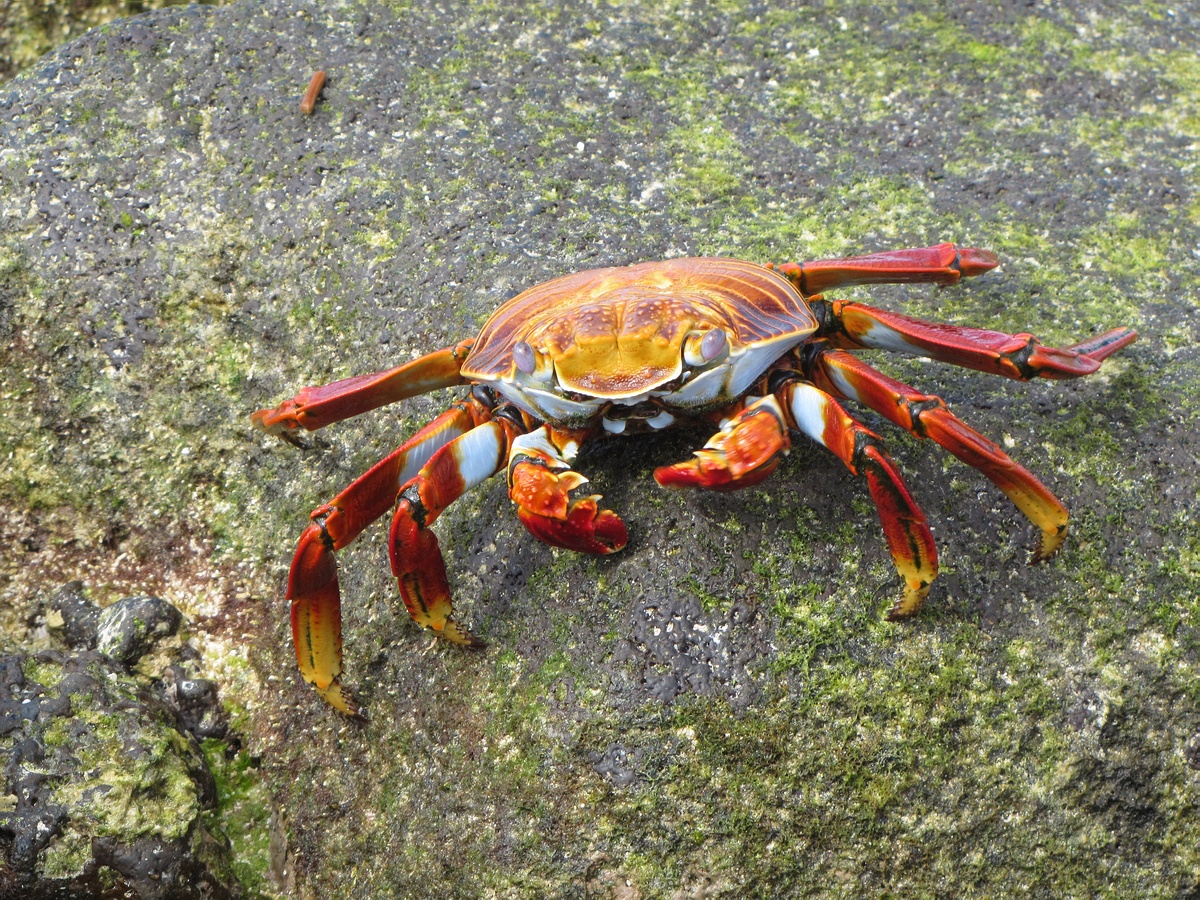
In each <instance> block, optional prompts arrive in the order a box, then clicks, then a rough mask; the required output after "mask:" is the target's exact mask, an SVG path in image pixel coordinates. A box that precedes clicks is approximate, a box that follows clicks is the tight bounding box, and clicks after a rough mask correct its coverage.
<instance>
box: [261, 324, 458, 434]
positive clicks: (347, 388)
mask: <svg viewBox="0 0 1200 900" xmlns="http://www.w3.org/2000/svg"><path fill="white" fill-rule="evenodd" d="M471 344H472V342H471V341H462V342H461V343H458V344H455V345H454V346H453V347H446V348H444V349H442V350H438V351H436V352H434V353H430V354H427V355H426V356H422V357H420V358H419V359H414V360H412V361H411V362H407V363H405V364H404V365H402V366H397V367H396V368H395V369H389V370H388V371H386V372H375V373H374V374H371V375H356V376H354V377H353V378H343V379H342V380H341V381H335V382H333V383H332V384H322V385H316V386H313V387H306V388H303V389H301V391H300V393H298V394H297V395H296V396H295V397H292V398H291V399H290V400H284V401H283V403H281V404H279V405H278V406H277V407H275V408H274V409H260V410H259V411H258V412H256V413H254V415H252V416H251V417H250V421H251V422H252V423H253V424H254V426H255V427H256V428H258V429H260V430H262V431H265V432H266V433H267V434H277V435H279V436H280V437H282V438H284V439H285V440H287V441H290V442H291V443H295V442H296V434H297V432H298V431H299V430H300V429H301V428H304V429H307V430H308V431H315V430H316V429H318V428H324V427H325V426H326V425H329V424H332V423H333V422H340V421H341V420H342V419H348V418H350V417H351V416H357V415H358V414H359V413H363V412H367V411H368V410H371V409H377V408H378V407H380V406H385V405H387V404H388V403H395V402H396V401H397V400H405V399H407V398H409V397H415V396H416V395H417V394H426V393H428V392H429V391H434V390H437V389H438V388H444V387H452V386H453V385H456V384H462V383H463V378H462V377H461V376H460V375H459V369H460V368H461V367H462V361H463V360H464V359H466V356H467V354H468V353H469V352H470V350H471Z"/></svg>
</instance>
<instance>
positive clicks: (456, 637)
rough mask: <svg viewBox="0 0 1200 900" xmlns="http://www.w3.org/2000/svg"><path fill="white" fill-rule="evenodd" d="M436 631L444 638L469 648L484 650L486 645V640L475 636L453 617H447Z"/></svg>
mask: <svg viewBox="0 0 1200 900" xmlns="http://www.w3.org/2000/svg"><path fill="white" fill-rule="evenodd" d="M438 633H439V634H441V636H442V637H444V638H445V639H446V640H448V641H450V642H452V643H455V644H457V645H458V646H460V647H466V648H468V649H470V650H486V649H487V646H488V645H487V641H485V640H483V639H482V638H479V637H476V636H475V634H473V633H472V632H471V630H470V629H468V628H465V627H464V626H462V625H460V624H458V622H455V621H454V620H453V619H447V620H446V624H445V625H444V626H442V629H441V631H440V632H438Z"/></svg>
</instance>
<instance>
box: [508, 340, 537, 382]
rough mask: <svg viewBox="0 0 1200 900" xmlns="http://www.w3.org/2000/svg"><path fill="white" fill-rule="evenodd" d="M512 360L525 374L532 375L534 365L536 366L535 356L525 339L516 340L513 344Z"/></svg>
mask: <svg viewBox="0 0 1200 900" xmlns="http://www.w3.org/2000/svg"><path fill="white" fill-rule="evenodd" d="M512 353H513V362H515V363H516V364H517V368H518V369H520V370H521V371H522V372H524V373H525V374H526V375H532V374H533V370H534V367H535V366H537V356H536V355H535V354H534V352H533V348H532V347H530V346H529V344H527V343H525V341H517V342H516V343H515V344H513V351H512Z"/></svg>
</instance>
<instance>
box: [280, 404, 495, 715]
mask: <svg viewBox="0 0 1200 900" xmlns="http://www.w3.org/2000/svg"><path fill="white" fill-rule="evenodd" d="M489 416H490V410H489V409H488V408H487V407H486V406H485V405H483V404H481V403H479V402H478V401H476V400H473V399H468V400H463V401H461V402H459V403H456V404H455V405H454V406H453V407H452V408H451V409H448V410H447V411H446V412H444V413H442V414H441V415H440V416H438V417H437V418H436V419H434V420H433V421H432V422H430V423H429V424H428V425H426V426H425V427H424V428H422V429H421V430H420V431H418V432H417V433H416V434H414V435H413V436H412V437H411V438H410V439H409V440H407V441H406V442H405V443H404V444H403V445H402V446H401V447H399V448H398V449H397V450H395V451H394V452H392V453H391V454H390V455H388V456H387V457H386V458H385V459H383V460H381V461H380V462H378V463H376V464H375V465H374V466H373V467H372V468H371V469H370V470H369V471H368V472H367V473H366V474H365V475H363V476H362V477H360V478H358V479H357V480H355V481H354V482H353V483H352V484H351V485H350V486H349V487H347V488H346V489H345V490H343V491H342V492H341V493H340V494H338V495H337V496H336V497H334V498H333V500H331V501H330V502H329V503H326V504H325V505H324V506H320V507H318V508H317V509H315V510H313V512H312V515H311V519H312V524H311V525H309V526H308V528H307V529H305V531H304V533H303V534H302V535H301V536H300V541H299V545H298V546H297V548H296V555H295V557H294V558H293V559H292V568H291V571H290V572H289V574H288V589H287V599H288V600H290V601H291V604H292V640H293V642H294V644H295V648H296V663H297V665H299V667H300V674H301V675H302V676H303V677H304V680H305V681H307V682H308V683H309V684H311V685H312V686H313V688H314V689H315V690H316V692H317V693H318V694H320V695H321V697H322V698H323V699H324V700H325V701H326V702H327V703H328V704H329V705H330V706H333V707H334V708H335V709H338V710H341V711H342V712H344V713H346V714H347V715H351V716H357V715H359V711H358V706H357V705H356V704H355V702H354V699H353V697H352V696H351V694H350V692H349V691H348V690H346V689H345V688H344V687H343V686H342V685H341V682H340V678H341V673H342V614H341V592H340V591H339V589H338V581H337V563H336V562H335V561H334V556H333V553H334V551H335V550H340V549H341V548H342V547H345V546H346V545H347V544H349V543H350V542H351V541H353V540H354V539H355V538H356V537H357V536H358V535H359V533H360V532H361V531H362V530H363V529H364V528H366V527H367V526H368V525H370V524H371V523H372V522H374V521H375V520H376V519H378V518H379V517H380V516H382V515H383V514H384V513H385V512H387V511H388V510H389V509H390V508H391V506H392V504H393V503H395V502H396V497H397V495H398V494H399V493H400V486H401V485H402V484H404V483H406V482H408V481H409V480H410V479H412V477H413V476H414V475H415V474H416V473H417V471H418V470H419V469H420V468H421V467H422V466H424V465H425V464H426V463H427V462H428V461H429V458H430V457H431V456H433V454H434V453H435V452H436V451H437V450H439V449H440V448H442V447H443V446H445V445H446V444H447V443H449V442H450V441H452V440H454V439H455V438H457V437H459V436H461V435H463V434H466V433H467V432H468V431H470V430H471V429H472V428H474V427H475V426H477V425H479V424H481V423H482V422H485V421H487V419H488V417H489Z"/></svg>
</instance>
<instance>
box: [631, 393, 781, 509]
mask: <svg viewBox="0 0 1200 900" xmlns="http://www.w3.org/2000/svg"><path fill="white" fill-rule="evenodd" d="M747 400H748V401H749V402H748V404H747V405H746V406H744V407H743V408H742V409H741V410H740V411H738V412H737V413H736V414H735V415H733V416H731V417H730V418H728V419H725V420H724V421H723V422H722V423H721V430H720V431H718V432H717V433H716V434H714V435H713V436H712V437H711V438H709V440H708V443H707V444H705V445H704V447H703V449H700V450H697V451H696V452H695V453H694V454H693V456H694V458H693V459H689V460H687V461H686V462H681V463H675V464H674V465H670V466H661V467H659V468H657V469H655V470H654V480H655V481H657V482H658V483H659V484H660V485H662V486H663V487H701V488H706V489H708V490H710V491H733V490H738V489H739V488H744V487H750V486H751V485H755V484H758V483H759V482H760V481H762V480H763V479H764V478H766V477H767V476H768V475H770V474H771V473H772V472H774V471H775V468H776V466H778V465H779V460H780V458H781V457H782V456H783V455H784V454H785V453H787V451H788V448H789V447H790V446H791V442H790V441H789V439H788V426H787V423H786V422H785V421H784V416H783V411H782V410H781V409H780V406H779V401H778V400H776V399H775V397H773V396H770V395H768V396H766V397H757V398H755V397H748V398H747Z"/></svg>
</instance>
